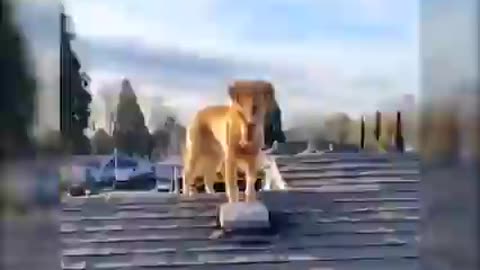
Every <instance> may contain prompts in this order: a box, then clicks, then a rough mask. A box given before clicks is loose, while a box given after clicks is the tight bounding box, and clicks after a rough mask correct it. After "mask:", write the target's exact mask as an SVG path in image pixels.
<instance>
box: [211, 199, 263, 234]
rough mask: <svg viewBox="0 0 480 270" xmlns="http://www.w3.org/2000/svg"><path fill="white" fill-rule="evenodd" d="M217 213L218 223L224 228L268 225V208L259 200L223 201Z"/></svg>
mask: <svg viewBox="0 0 480 270" xmlns="http://www.w3.org/2000/svg"><path fill="white" fill-rule="evenodd" d="M219 215H220V216H219V220H220V225H221V227H222V228H223V229H225V230H235V229H263V228H268V227H270V219H269V214H268V209H267V207H266V206H265V205H264V204H263V203H261V202H260V201H256V202H236V203H224V204H222V205H221V206H220V213H219Z"/></svg>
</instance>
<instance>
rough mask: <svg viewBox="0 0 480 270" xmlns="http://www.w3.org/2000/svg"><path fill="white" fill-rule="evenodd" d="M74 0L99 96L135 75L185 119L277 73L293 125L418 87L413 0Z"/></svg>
mask: <svg viewBox="0 0 480 270" xmlns="http://www.w3.org/2000/svg"><path fill="white" fill-rule="evenodd" d="M64 3H65V8H66V10H67V12H68V13H70V14H71V16H72V17H73V20H74V22H75V31H76V33H77V40H76V41H75V49H76V50H77V52H78V54H79V55H80V57H81V61H82V63H83V67H84V69H85V71H87V72H88V73H89V74H90V76H91V77H92V88H91V90H92V92H93V93H94V95H95V94H97V93H98V92H100V91H115V90H116V88H117V87H116V86H115V85H119V80H120V79H121V78H122V77H128V78H130V79H131V81H132V84H133V87H134V88H135V90H136V91H137V92H138V95H139V96H140V100H141V102H142V105H143V109H144V111H145V112H146V114H147V115H146V117H147V118H148V111H149V110H151V108H152V107H153V106H154V104H152V103H153V102H152V100H157V99H154V98H153V97H156V96H162V97H163V99H164V100H165V102H166V103H167V104H168V105H170V106H173V107H175V108H176V110H177V111H178V115H179V117H180V119H181V120H182V121H183V122H186V121H188V119H189V118H190V117H191V115H192V114H193V113H194V111H195V110H197V109H198V108H200V107H202V106H205V105H208V104H214V103H223V102H225V100H226V89H227V85H228V83H229V82H231V81H232V80H234V79H238V78H263V79H269V80H271V81H272V82H273V83H274V86H275V87H276V90H277V96H278V100H279V103H280V105H281V107H282V109H283V111H284V121H285V124H286V126H292V125H293V122H294V119H295V118H296V117H298V116H301V115H305V114H312V113H328V112H334V111H346V112H348V113H351V114H354V115H358V114H359V113H362V112H371V111H373V110H375V109H376V107H377V106H378V104H379V103H381V102H383V101H384V100H386V99H390V98H392V97H396V96H399V95H403V94H406V93H413V94H417V93H418V42H419V41H418V27H419V26H418V14H419V13H418V12H419V8H418V1H415V0H402V1H396V0H336V1H331V0H262V1H254V0H243V1H231V0H195V1H193V0H174V1H172V0H102V1H99V0H80V1H79V0H66V1H64ZM108 89H110V90H108ZM101 103H102V102H101V100H100V99H98V98H97V99H96V100H95V104H96V105H94V107H95V108H94V110H95V111H98V113H97V114H95V113H94V117H99V116H98V115H101V114H102V113H101V112H100V111H101ZM101 120H102V119H99V124H100V125H101V123H100V122H101Z"/></svg>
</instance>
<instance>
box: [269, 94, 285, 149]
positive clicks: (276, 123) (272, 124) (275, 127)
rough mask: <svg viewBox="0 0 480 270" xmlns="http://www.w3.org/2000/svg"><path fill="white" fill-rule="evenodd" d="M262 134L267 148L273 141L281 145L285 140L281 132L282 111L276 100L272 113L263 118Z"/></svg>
mask: <svg viewBox="0 0 480 270" xmlns="http://www.w3.org/2000/svg"><path fill="white" fill-rule="evenodd" d="M264 133H265V134H264V135H265V145H266V146H267V147H271V146H272V144H273V142H274V141H277V142H279V143H282V142H285V140H286V138H285V134H284V132H283V130H282V110H281V109H280V106H279V105H278V103H277V101H276V100H275V101H274V108H273V110H272V112H270V113H267V115H266V116H265V127H264Z"/></svg>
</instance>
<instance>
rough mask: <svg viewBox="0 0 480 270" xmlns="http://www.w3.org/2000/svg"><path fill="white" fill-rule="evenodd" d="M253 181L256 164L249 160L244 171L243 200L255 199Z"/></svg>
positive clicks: (255, 177) (255, 179)
mask: <svg viewBox="0 0 480 270" xmlns="http://www.w3.org/2000/svg"><path fill="white" fill-rule="evenodd" d="M255 182H257V164H256V162H255V161H250V162H249V163H248V168H247V171H246V173H245V184H246V187H245V200H246V201H247V202H253V201H255V200H256V199H257V195H256V190H255Z"/></svg>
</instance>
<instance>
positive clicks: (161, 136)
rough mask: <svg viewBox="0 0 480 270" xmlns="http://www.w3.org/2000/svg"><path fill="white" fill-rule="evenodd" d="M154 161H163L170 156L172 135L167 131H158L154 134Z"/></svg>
mask: <svg viewBox="0 0 480 270" xmlns="http://www.w3.org/2000/svg"><path fill="white" fill-rule="evenodd" d="M152 142H153V149H152V154H151V156H152V159H154V160H161V159H163V158H164V157H166V156H167V155H168V148H169V146H170V133H169V132H168V131H167V130H165V129H157V130H155V131H154V132H153V134H152Z"/></svg>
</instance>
